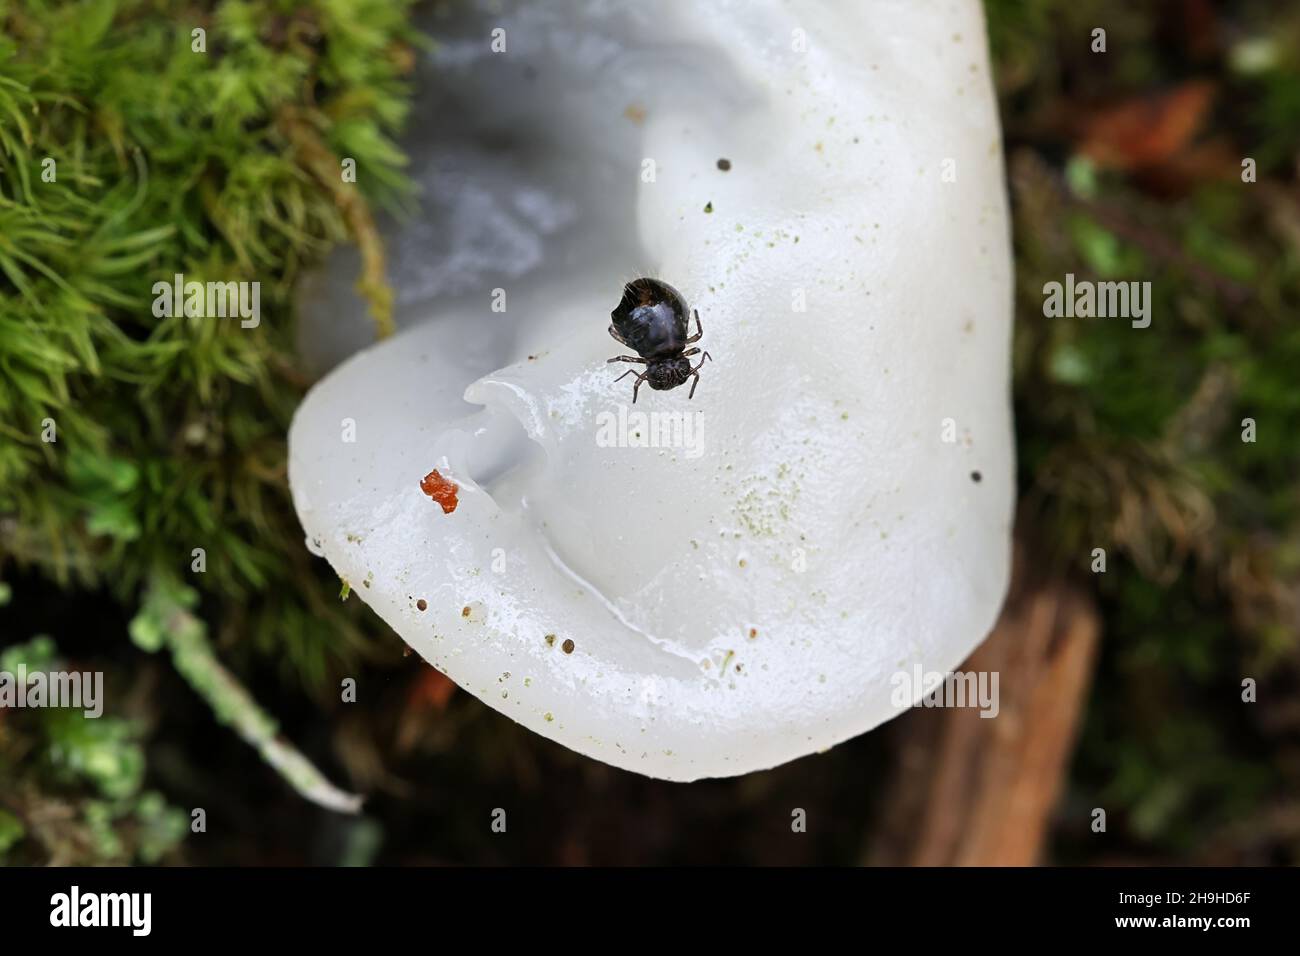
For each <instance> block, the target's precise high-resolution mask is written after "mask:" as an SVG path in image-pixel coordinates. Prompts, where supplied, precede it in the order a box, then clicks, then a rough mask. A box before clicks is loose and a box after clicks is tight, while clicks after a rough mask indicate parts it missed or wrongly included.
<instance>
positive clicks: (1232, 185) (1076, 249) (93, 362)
mask: <svg viewBox="0 0 1300 956" xmlns="http://www.w3.org/2000/svg"><path fill="white" fill-rule="evenodd" d="M412 9H413V8H412V4H410V3H408V2H405V0H402V2H391V0H329V2H321V3H296V2H276V0H246V2H229V0H228V2H192V3H170V2H164V0H116V2H112V0H108V2H102V0H95V2H75V3H46V2H13V0H0V581H2V582H3V583H2V584H0V670H6V669H9V670H12V669H14V668H16V667H17V665H18V664H19V663H20V662H23V663H26V664H27V665H28V667H29V668H42V667H46V668H48V667H54V666H64V667H74V668H78V669H94V670H103V671H105V672H106V683H107V685H108V686H110V687H111V688H113V693H112V694H111V695H110V696H109V698H108V703H109V709H108V712H107V713H106V716H105V717H104V718H102V719H100V720H97V721H86V720H82V719H80V718H79V717H75V716H71V715H70V714H69V713H68V712H65V711H52V710H47V711H34V710H28V711H13V710H9V711H0V861H3V862H6V863H10V864H32V863H51V862H52V863H99V862H105V863H130V862H142V863H151V862H159V861H161V862H165V863H190V864H212V863H219V864H245V865H256V864H271V865H276V864H290V863H319V864H340V863H342V864H365V863H394V864H409V863H443V862H445V863H462V862H467V863H510V862H527V863H614V864H618V863H683V862H714V861H717V862H738V863H785V864H802V863H850V862H855V861H858V860H861V859H863V858H864V853H865V851H866V848H867V847H868V846H869V845H870V844H871V842H872V835H873V832H874V828H876V827H878V826H879V820H878V813H877V811H878V810H879V806H880V802H881V799H882V797H883V795H884V792H885V786H886V783H887V781H888V779H889V775H890V773H891V770H892V766H893V764H892V754H891V742H892V741H893V740H894V739H895V738H896V737H898V735H900V734H904V733H906V724H907V722H908V721H912V720H914V719H916V716H915V715H908V716H906V717H903V718H900V719H899V720H898V721H895V722H893V723H892V724H891V725H889V726H887V727H886V728H883V729H882V730H881V731H877V732H874V733H871V734H867V735H865V736H863V737H861V738H858V739H856V740H853V741H850V742H849V743H846V744H844V745H842V746H840V747H837V748H835V749H834V750H832V751H830V752H829V753H827V754H824V755H819V756H814V757H809V758H806V759H804V760H801V761H798V762H796V763H795V764H793V765H789V766H786V767H782V768H778V769H777V770H774V771H770V772H767V773H762V774H753V775H750V776H748V777H744V778H740V779H734V780H724V781H708V782H703V783H698V784H692V785H675V784H667V783H662V782H658V781H649V780H645V779H642V778H640V777H636V776H634V775H631V774H627V773H624V772H621V771H618V770H614V769H612V768H610V767H606V766H604V765H601V764H598V763H595V762H593V761H590V760H588V759H585V758H582V757H578V756H576V755H574V754H572V753H570V752H568V751H566V750H564V749H563V748H561V747H559V746H558V745H555V744H552V743H550V742H548V741H546V740H543V739H541V738H539V737H536V736H535V735H532V734H530V733H528V732H526V731H524V730H522V729H521V728H519V727H518V726H517V725H515V724H513V723H512V722H511V721H509V720H508V719H506V718H504V717H502V716H500V715H498V714H497V713H496V712H494V711H492V710H490V709H489V708H487V707H486V706H484V705H482V704H480V703H479V702H478V701H477V700H476V699H474V698H473V697H471V696H470V695H468V694H466V693H463V692H461V691H458V690H457V689H456V688H455V687H454V686H453V685H452V684H450V682H448V681H447V680H446V678H444V677H443V676H442V675H441V674H439V673H437V672H436V671H434V670H433V669H432V668H430V667H428V666H427V665H425V664H423V663H422V662H421V661H420V660H419V658H418V657H414V656H407V655H406V654H405V653H404V645H403V644H402V642H401V641H400V639H399V638H397V637H396V636H395V635H393V634H392V633H391V632H389V631H388V629H387V627H386V626H385V625H383V624H382V622H380V621H379V620H378V619H377V618H375V617H374V616H373V615H372V614H370V613H369V612H368V611H367V610H366V609H365V607H364V606H363V605H362V603H361V602H360V601H358V600H357V599H356V598H355V597H353V598H352V599H350V600H340V594H339V582H338V580H337V579H336V578H334V577H333V576H332V575H331V574H330V573H329V570H328V568H327V567H326V565H325V564H324V562H322V561H318V560H315V559H312V558H311V556H310V555H309V554H308V553H307V551H306V549H305V548H304V547H303V543H302V532H301V529H300V528H299V526H298V524H297V520H296V518H295V517H294V515H293V512H292V508H291V506H290V503H289V497H288V492H287V487H286V480H285V448H284V435H285V430H286V428H287V426H288V421H289V418H290V416H291V415H292V411H293V408H294V407H295V405H296V402H297V401H298V399H299V398H300V396H301V395H302V393H303V392H304V390H305V389H306V388H307V387H308V386H309V385H310V382H309V381H307V380H306V379H305V377H304V375H303V374H302V373H301V372H300V371H299V370H298V369H297V368H296V367H295V364H294V361H293V360H292V355H293V349H292V342H293V335H292V328H291V323H289V322H287V321H277V322H264V323H262V325H261V326H260V327H259V328H258V329H257V330H255V332H253V333H249V332H248V331H246V330H241V329H240V328H239V327H238V325H237V324H234V323H205V324H194V323H187V322H185V321H183V320H173V319H153V318H152V316H151V313H150V309H149V301H150V300H149V297H148V296H147V295H145V294H144V290H143V289H142V288H141V286H142V284H143V283H142V282H141V281H140V279H139V276H140V275H146V274H147V275H151V276H152V275H169V274H171V273H173V272H184V273H185V274H186V276H187V278H195V279H200V280H202V279H203V278H204V277H209V276H220V277H222V278H223V279H225V278H245V277H247V278H254V277H256V278H259V279H260V280H261V281H262V282H263V308H264V309H266V310H268V311H271V310H276V311H277V313H278V314H282V315H287V314H290V313H291V312H292V303H293V296H292V292H293V288H294V285H295V282H296V280H297V279H298V277H299V276H300V275H301V273H302V272H303V270H304V269H305V268H307V267H308V266H310V265H311V264H312V263H314V262H317V261H319V260H320V258H321V257H322V256H323V255H324V254H325V252H327V251H328V250H329V249H330V248H332V247H333V246H335V245H336V244H339V243H357V244H358V245H360V246H361V248H362V250H363V263H364V268H365V272H364V274H363V276H362V277H361V280H362V290H363V292H364V293H365V295H366V297H367V298H368V300H369V302H370V306H371V310H372V313H373V315H374V317H375V320H376V324H377V330H378V332H380V333H382V332H383V331H384V330H385V329H387V328H388V326H389V321H390V318H389V314H388V313H389V311H390V304H389V303H390V299H389V296H388V293H387V290H386V288H385V287H384V284H383V281H382V276H383V250H382V246H381V244H380V243H379V241H378V238H377V235H376V232H375V228H374V216H375V215H376V213H377V212H378V211H379V210H382V209H385V208H388V209H394V208H398V207H399V206H400V205H402V204H403V203H404V202H406V201H407V200H409V199H410V198H411V191H410V187H409V185H408V183H407V181H406V180H405V179H404V177H403V173H402V169H403V156H402V153H401V151H400V148H399V146H398V145H397V143H398V142H399V137H400V132H401V128H402V124H403V122H404V120H405V117H406V111H407V106H408V103H409V97H410V89H409V78H410V75H411V70H412V66H413V64H414V62H415V60H416V58H417V57H419V56H420V55H421V54H422V52H423V51H424V50H425V49H426V48H427V46H428V44H429V43H430V42H431V40H430V38H426V37H422V36H420V35H419V34H417V33H416V32H415V31H414V30H413V29H412V27H411V24H410V15H411V13H412ZM986 10H987V14H988V18H989V28H990V40H991V43H992V48H993V53H994V60H995V65H996V82H997V85H998V96H999V100H1000V103H1001V108H1002V117H1003V124H1004V133H1005V145H1006V159H1007V173H1008V182H1009V192H1010V196H1011V202H1012V207H1013V214H1014V223H1015V253H1016V269H1017V280H1016V281H1017V334H1016V343H1015V375H1016V382H1015V394H1016V416H1017V430H1018V436H1019V461H1020V487H1021V508H1020V514H1019V531H1020V535H1021V537H1022V540H1024V541H1027V542H1030V543H1031V544H1032V547H1033V549H1034V552H1035V554H1036V555H1037V556H1038V557H1039V558H1040V559H1041V561H1042V562H1043V563H1045V564H1047V565H1051V566H1053V567H1055V568H1056V569H1058V570H1060V571H1061V572H1063V573H1066V574H1070V575H1073V576H1075V577H1077V579H1078V580H1079V582H1080V583H1081V584H1082V585H1083V586H1084V587H1086V588H1088V589H1089V590H1090V591H1091V592H1093V593H1094V594H1095V595H1096V598H1097V601H1098V602H1099V605H1100V607H1101V610H1102V616H1103V634H1102V644H1101V652H1100V657H1099V662H1098V667H1097V672H1096V675H1095V679H1094V682H1093V685H1092V689H1091V692H1090V695H1089V698H1088V702H1087V708H1086V717H1085V723H1084V727H1083V731H1082V736H1081V740H1080V742H1079V746H1078V750H1077V753H1076V755H1075V757H1074V759H1073V762H1072V764H1071V766H1070V769H1069V778H1068V781H1067V782H1066V785H1065V787H1064V795H1063V798H1062V800H1061V802H1060V806H1059V807H1058V810H1057V813H1056V815H1055V818H1054V820H1053V825H1052V830H1051V838H1050V843H1049V848H1048V853H1047V860H1048V861H1051V862H1060V863H1081V864H1104V863H1120V862H1123V863H1129V862H1144V863H1190V864H1238V863H1243V864H1259V863H1290V864H1294V863H1296V862H1300V697H1298V696H1297V694H1296V690H1297V678H1298V675H1300V666H1298V665H1300V641H1298V636H1300V323H1298V322H1297V321H1296V320H1295V316H1296V315H1297V307H1300V269H1298V262H1297V255H1296V250H1297V247H1298V245H1300V187H1298V184H1297V172H1298V166H1300V5H1297V4H1295V3H1279V2H1269V0H1259V2H1250V0H1240V2H1233V3H1227V2H1222V3H1218V2H1213V0H1159V2H1156V0H1153V2H1150V3H1142V4H1134V3H1128V2H1119V0H1070V2H1033V0H989V2H988V3H986ZM196 27H198V28H201V29H203V30H205V31H206V33H205V36H206V44H207V47H206V55H205V56H202V57H196V56H195V55H194V43H195V37H194V34H193V33H192V30H193V29H195V28H196ZM1097 28H1102V29H1104V30H1105V31H1106V33H1105V41H1106V51H1105V52H1104V53H1099V52H1094V51H1093V49H1092V47H1093V45H1094V34H1093V31H1094V30H1095V29H1097ZM432 42H436V36H435V37H433V38H432ZM341 156H350V157H356V158H357V160H358V164H359V165H364V166H365V168H366V169H368V170H371V171H373V174H372V175H368V176H367V177H365V180H364V182H365V186H364V188H363V189H362V190H361V191H357V190H356V189H355V188H353V187H351V186H347V185H344V186H340V185H339V183H338V182H337V180H338V176H337V173H336V171H337V169H338V157H341ZM47 157H48V158H54V159H55V160H56V162H57V169H58V178H57V188H56V187H55V186H54V185H53V184H46V183H43V182H42V180H41V172H42V168H43V167H42V160H43V159H45V158H47ZM1246 159H1250V160H1253V169H1254V176H1253V181H1249V182H1247V181H1243V161H1244V160H1246ZM1066 273H1074V274H1075V275H1076V276H1077V277H1079V278H1081V279H1082V278H1092V279H1141V280H1149V281H1151V282H1152V286H1153V293H1154V302H1153V314H1154V316H1155V318H1154V320H1153V322H1152V324H1151V327H1150V328H1148V329H1144V330H1131V329H1129V328H1128V327H1127V324H1126V323H1123V322H1116V321H1114V320H1111V321H1105V320H1091V321H1090V320H1050V319H1045V318H1044V317H1043V314H1042V304H1043V291H1042V290H1043V285H1044V283H1046V282H1049V281H1062V280H1063V279H1064V276H1065V275H1066ZM47 419H52V420H53V421H54V422H55V423H56V427H57V433H58V441H57V442H56V443H48V442H43V441H41V435H42V431H43V430H44V429H45V428H46V427H47V426H46V420H47ZM1244 419H1253V421H1254V423H1255V432H1254V439H1255V440H1254V441H1249V442H1247V441H1243V439H1242V432H1243V425H1242V422H1243V420H1244ZM198 544H202V545H203V546H204V547H205V548H206V551H207V555H208V562H209V563H208V566H207V571H206V573H205V574H202V575H196V574H191V573H189V570H190V566H191V561H192V549H193V548H194V547H196V546H197V545H198ZM1096 547H1103V548H1105V549H1106V551H1107V555H1108V567H1107V572H1106V573H1105V574H1104V575H1100V574H1092V573H1091V572H1090V569H1089V565H1090V563H1091V552H1092V550H1093V549H1094V548H1096ZM214 555H220V559H219V560H217V559H215V558H214V557H213V556H214ZM229 675H233V676H234V678H236V679H237V681H238V685H236V684H233V683H232V682H230V681H228V680H227V679H226V678H227V676H229ZM345 676H346V677H355V678H356V679H357V682H358V686H359V687H360V688H362V692H361V695H360V702H359V703H357V704H343V703H341V702H340V700H339V693H338V687H339V682H340V680H341V679H342V678H343V677H345ZM1245 678H1252V679H1254V680H1255V681H1256V682H1257V695H1258V699H1257V701H1256V702H1254V703H1250V704H1246V703H1243V701H1242V699H1241V694H1242V690H1241V684H1242V680H1243V679H1245ZM239 685H242V686H243V687H245V688H247V690H248V692H249V693H251V695H252V697H253V698H255V699H256V700H258V701H259V702H260V703H261V704H262V705H263V707H264V708H265V712H263V711H259V710H256V709H255V708H252V707H251V705H250V706H248V707H245V706H244V703H245V702H244V699H243V698H242V697H241V696H239V692H238V691H232V690H231V688H232V687H238V686H239ZM270 715H273V717H274V720H272V717H271V716H270ZM277 735H282V737H283V739H285V740H288V741H292V743H293V744H294V745H296V746H297V747H298V748H299V749H300V750H301V751H302V752H303V753H304V754H305V755H306V756H307V757H308V758H309V759H310V760H311V761H312V762H313V763H314V764H315V765H316V766H317V767H319V768H320V770H321V772H322V773H323V775H324V777H327V778H329V779H331V780H333V781H335V782H336V783H339V784H340V785H341V786H344V787H345V788H346V789H350V790H356V791H358V792H362V793H365V794H367V795H368V799H367V803H366V806H365V810H364V812H363V814H361V815H360V816H359V817H348V816H343V815H339V814H335V813H331V812H329V811H327V810H324V809H320V808H318V807H316V806H315V805H313V804H312V803H310V802H308V801H306V800H305V799H304V798H303V797H302V796H300V795H299V794H298V793H297V792H295V789H294V785H291V783H290V782H289V781H286V780H285V779H283V778H282V777H281V776H280V775H278V774H277V773H276V772H275V771H274V770H273V769H272V768H271V767H270V766H268V764H267V763H265V762H263V760H261V759H259V755H258V750H256V749H254V748H253V747H250V746H248V744H247V743H246V742H245V740H246V739H248V740H252V741H253V742H254V743H255V744H258V745H260V746H262V747H265V746H266V744H267V741H269V740H272V739H274V738H275V737H276V736H277ZM241 738H243V739H241ZM294 784H295V785H296V786H298V787H299V788H300V789H305V790H308V791H313V790H314V791H316V792H319V791H320V788H322V787H324V786H325V784H324V782H323V778H322V777H318V776H316V775H314V774H313V773H312V772H304V773H303V774H300V775H298V776H297V777H296V778H295V780H294ZM1096 806H1104V807H1106V808H1107V809H1108V829H1107V832H1106V833H1105V834H1095V833H1092V832H1091V830H1090V829H1089V826H1088V824H1089V822H1090V817H1089V810H1090V808H1092V807H1096ZM200 807H201V808H203V809H204V810H205V811H206V815H207V832H206V833H191V832H190V819H191V810H192V809H193V808H200ZM494 807H508V808H511V809H510V814H511V827H510V834H511V835H510V838H509V839H508V840H506V839H500V838H497V837H494V835H493V834H492V833H491V830H490V828H489V825H488V824H489V822H490V817H489V815H490V813H491V810H492V808H494ZM791 807H803V808H805V809H806V810H807V811H808V814H809V819H810V821H815V825H810V827H809V832H808V833H807V834H802V835H796V834H792V833H791V832H790V827H789V820H790V815H789V814H790V808H791Z"/></svg>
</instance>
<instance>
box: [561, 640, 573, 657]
mask: <svg viewBox="0 0 1300 956" xmlns="http://www.w3.org/2000/svg"><path fill="white" fill-rule="evenodd" d="M560 649H561V650H563V651H564V653H566V654H572V653H573V641H571V640H569V639H568V638H565V640H564V643H563V644H561V645H560Z"/></svg>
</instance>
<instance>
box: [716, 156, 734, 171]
mask: <svg viewBox="0 0 1300 956" xmlns="http://www.w3.org/2000/svg"><path fill="white" fill-rule="evenodd" d="M718 168H719V169H720V170H722V171H723V172H724V173H725V172H726V171H727V170H729V169H730V168H731V160H729V159H720V160H718Z"/></svg>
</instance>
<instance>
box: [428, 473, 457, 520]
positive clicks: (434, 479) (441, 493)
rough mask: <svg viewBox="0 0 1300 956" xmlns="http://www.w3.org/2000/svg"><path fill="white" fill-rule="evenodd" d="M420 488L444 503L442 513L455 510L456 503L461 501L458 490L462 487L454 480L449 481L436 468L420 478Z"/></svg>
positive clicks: (440, 502)
mask: <svg viewBox="0 0 1300 956" xmlns="http://www.w3.org/2000/svg"><path fill="white" fill-rule="evenodd" d="M420 490H421V491H423V492H424V493H425V494H426V495H428V496H429V497H430V498H432V499H433V500H434V501H436V502H438V504H440V505H442V513H443V514H445V515H449V514H451V513H452V512H453V511H455V510H456V505H458V504H459V503H460V502H459V500H458V499H457V498H456V492H458V491H460V487H459V486H458V485H457V484H456V483H455V482H454V481H448V480H447V479H446V478H444V477H442V475H440V474H438V469H436V468H435V469H434V470H433V471H431V472H429V473H428V474H427V475H425V476H424V477H423V478H422V479H420Z"/></svg>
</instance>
